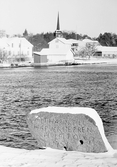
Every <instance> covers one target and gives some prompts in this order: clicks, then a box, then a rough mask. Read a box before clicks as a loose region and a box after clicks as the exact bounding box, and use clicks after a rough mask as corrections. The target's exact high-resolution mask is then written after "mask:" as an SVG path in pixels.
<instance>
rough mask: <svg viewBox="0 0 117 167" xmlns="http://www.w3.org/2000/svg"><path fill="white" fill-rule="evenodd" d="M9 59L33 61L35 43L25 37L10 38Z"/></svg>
mask: <svg viewBox="0 0 117 167" xmlns="http://www.w3.org/2000/svg"><path fill="white" fill-rule="evenodd" d="M8 44H9V54H8V61H9V62H10V63H13V62H19V63H20V62H33V57H32V48H33V45H32V44H31V43H30V42H29V41H27V40H26V39H25V38H18V37H14V38H9V39H8Z"/></svg>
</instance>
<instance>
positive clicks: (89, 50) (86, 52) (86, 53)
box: [77, 43, 96, 59]
mask: <svg viewBox="0 0 117 167" xmlns="http://www.w3.org/2000/svg"><path fill="white" fill-rule="evenodd" d="M95 52H96V46H95V44H93V43H87V44H86V46H85V47H83V48H82V49H80V50H79V51H78V53H77V55H78V56H79V57H81V58H87V59H90V57H93V56H94V55H95Z"/></svg>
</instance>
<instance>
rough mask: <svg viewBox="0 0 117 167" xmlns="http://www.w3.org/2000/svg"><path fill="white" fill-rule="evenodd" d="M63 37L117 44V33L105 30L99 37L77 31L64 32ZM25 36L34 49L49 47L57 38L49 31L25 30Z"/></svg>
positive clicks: (106, 44) (108, 44)
mask: <svg viewBox="0 0 117 167" xmlns="http://www.w3.org/2000/svg"><path fill="white" fill-rule="evenodd" d="M62 34H63V37H64V38H66V39H77V40H82V39H85V38H88V39H92V40H97V41H98V42H99V43H100V44H101V45H102V46H117V34H115V33H109V32H105V33H104V34H99V36H98V37H97V38H91V37H89V36H88V35H82V34H76V32H68V31H63V32H62ZM23 36H24V37H25V38H26V39H27V40H28V41H29V42H30V43H31V44H33V46H34V48H33V49H34V51H40V50H41V49H42V48H48V47H49V45H48V42H50V41H51V40H53V39H54V38H55V32H47V33H40V34H35V35H33V34H28V31H27V30H25V31H24V33H23Z"/></svg>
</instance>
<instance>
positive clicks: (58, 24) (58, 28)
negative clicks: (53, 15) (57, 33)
mask: <svg viewBox="0 0 117 167" xmlns="http://www.w3.org/2000/svg"><path fill="white" fill-rule="evenodd" d="M56 30H60V23H59V13H58V18H57V27H56Z"/></svg>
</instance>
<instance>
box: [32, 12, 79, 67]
mask: <svg viewBox="0 0 117 167" xmlns="http://www.w3.org/2000/svg"><path fill="white" fill-rule="evenodd" d="M55 33H56V38H55V39H53V40H52V41H50V42H49V43H48V44H49V48H44V49H42V50H41V52H34V66H38V65H53V64H65V63H73V62H74V54H75V52H74V51H75V49H77V47H78V40H75V39H68V40H67V39H65V38H63V36H62V31H61V30H60V24H59V14H58V18H57V28H56V32H55Z"/></svg>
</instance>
